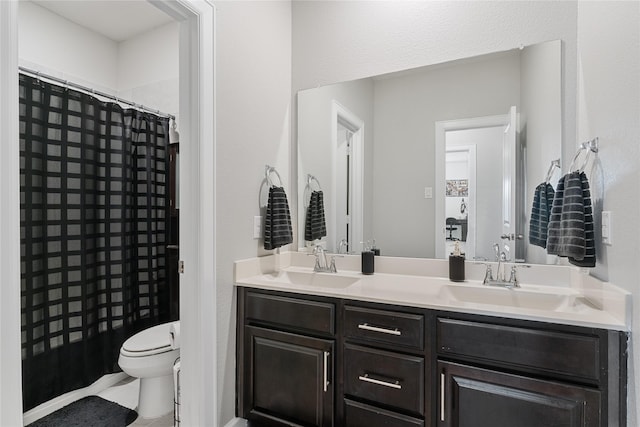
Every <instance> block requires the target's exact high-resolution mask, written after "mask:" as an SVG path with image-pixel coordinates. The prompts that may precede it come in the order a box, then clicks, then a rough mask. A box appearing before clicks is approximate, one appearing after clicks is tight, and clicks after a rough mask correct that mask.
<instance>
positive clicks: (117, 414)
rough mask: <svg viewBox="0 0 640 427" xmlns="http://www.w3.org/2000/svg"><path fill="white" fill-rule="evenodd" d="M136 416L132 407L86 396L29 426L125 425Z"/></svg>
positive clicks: (122, 426) (95, 426)
mask: <svg viewBox="0 0 640 427" xmlns="http://www.w3.org/2000/svg"><path fill="white" fill-rule="evenodd" d="M137 417H138V413H137V412H136V411H134V410H132V409H129V408H125V407H124V406H120V405H118V404H117V403H115V402H111V401H109V400H105V399H103V398H101V397H98V396H87V397H85V398H83V399H80V400H77V401H75V402H73V403H71V404H69V405H67V406H65V407H64V408H60V409H58V410H57V411H55V412H53V413H51V414H49V415H47V416H46V417H43V418H40V419H39V420H37V421H34V422H33V423H31V424H29V427H125V426H127V425H129V424H131V423H132V422H134V421H135V419H136V418H137Z"/></svg>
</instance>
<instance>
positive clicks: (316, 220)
mask: <svg viewBox="0 0 640 427" xmlns="http://www.w3.org/2000/svg"><path fill="white" fill-rule="evenodd" d="M326 235H327V224H326V222H325V219H324V195H323V193H322V191H313V192H312V193H311V198H310V199H309V207H308V208H307V217H306V222H305V227H304V239H305V240H307V241H309V242H312V241H314V240H316V239H321V238H322V237H324V236H326Z"/></svg>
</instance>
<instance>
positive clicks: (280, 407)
mask: <svg viewBox="0 0 640 427" xmlns="http://www.w3.org/2000/svg"><path fill="white" fill-rule="evenodd" d="M245 339H246V344H245V348H246V349H247V356H248V357H247V360H246V361H245V367H246V369H248V375H247V376H246V383H245V395H246V396H247V398H248V400H247V403H248V405H247V406H248V408H250V409H249V411H248V412H247V413H246V414H245V416H246V418H247V419H249V420H251V421H259V422H263V423H264V424H266V425H269V424H274V425H282V423H285V422H288V423H292V424H293V425H303V426H319V427H320V426H321V427H327V426H332V425H333V401H334V393H333V390H334V387H333V377H334V374H333V371H334V369H333V366H334V362H333V356H334V343H333V340H326V339H319V338H311V337H306V336H303V335H298V334H293V333H289V332H281V331H276V330H271V329H265V328H259V327H254V326H247V327H246V335H245Z"/></svg>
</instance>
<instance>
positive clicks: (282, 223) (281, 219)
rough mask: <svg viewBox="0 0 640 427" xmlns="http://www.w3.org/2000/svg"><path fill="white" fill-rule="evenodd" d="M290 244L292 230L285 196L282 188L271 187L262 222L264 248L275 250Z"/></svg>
mask: <svg viewBox="0 0 640 427" xmlns="http://www.w3.org/2000/svg"><path fill="white" fill-rule="evenodd" d="M292 242H293V230H292V228H291V213H290V211H289V203H288V202H287V194H286V193H285V192H284V188H282V187H271V188H269V200H268V201H267V213H266V215H265V220H264V248H265V249H266V250H271V249H276V248H279V247H280V246H284V245H288V244H289V243H292Z"/></svg>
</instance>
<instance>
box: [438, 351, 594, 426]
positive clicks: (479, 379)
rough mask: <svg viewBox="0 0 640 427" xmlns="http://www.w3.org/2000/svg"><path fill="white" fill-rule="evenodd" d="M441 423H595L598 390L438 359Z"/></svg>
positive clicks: (556, 424) (506, 424) (540, 424)
mask: <svg viewBox="0 0 640 427" xmlns="http://www.w3.org/2000/svg"><path fill="white" fill-rule="evenodd" d="M438 372H439V373H440V392H439V395H438V397H439V399H440V400H439V408H438V409H439V411H438V420H439V423H438V425H439V426H440V427H444V426H447V427H448V426H451V427H484V426H487V427H514V426H518V427H543V426H553V427H595V426H599V425H600V421H599V418H598V417H599V408H600V392H598V391H597V390H593V389H589V388H584V387H579V386H573V385H568V384H562V383H557V382H551V381H542V380H536V379H532V378H527V377H522V376H518V375H511V374H503V373H500V372H496V371H491V370H487V369H480V368H474V367H471V366H466V365H459V364H455V363H448V362H438Z"/></svg>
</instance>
